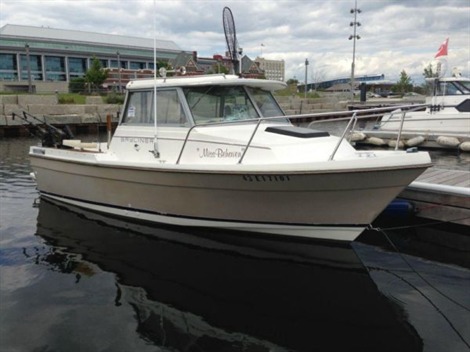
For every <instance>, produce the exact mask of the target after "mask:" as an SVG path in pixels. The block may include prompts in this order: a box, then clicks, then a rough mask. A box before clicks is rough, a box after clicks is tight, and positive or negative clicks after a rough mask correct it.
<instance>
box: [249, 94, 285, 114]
mask: <svg viewBox="0 0 470 352" xmlns="http://www.w3.org/2000/svg"><path fill="white" fill-rule="evenodd" d="M248 92H249V93H250V95H251V96H252V97H253V100H254V101H255V104H256V106H257V107H258V109H259V110H260V112H261V114H262V115H263V117H275V116H283V115H284V113H283V112H282V110H281V108H280V107H279V105H278V104H277V102H276V100H275V99H274V97H273V96H272V94H271V92H267V91H265V90H262V89H259V88H248Z"/></svg>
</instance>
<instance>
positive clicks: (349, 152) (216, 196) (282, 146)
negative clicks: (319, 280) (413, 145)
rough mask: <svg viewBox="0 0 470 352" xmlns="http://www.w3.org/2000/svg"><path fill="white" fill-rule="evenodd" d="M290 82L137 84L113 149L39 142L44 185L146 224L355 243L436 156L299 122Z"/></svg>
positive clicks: (211, 79) (222, 78)
mask: <svg viewBox="0 0 470 352" xmlns="http://www.w3.org/2000/svg"><path fill="white" fill-rule="evenodd" d="M284 87H285V84H284V83H282V82H278V81H269V80H258V79H244V78H239V77H238V76H230V75H227V76H226V75H209V76H198V77H183V78H181V77H177V78H171V79H166V78H158V79H153V80H152V79H151V80H136V81H132V82H130V83H129V84H128V86H127V97H126V102H125V104H124V108H123V113H122V114H121V118H120V121H119V124H118V127H117V129H116V131H115V133H114V135H113V137H112V139H110V140H109V141H108V143H96V144H91V143H82V142H81V141H79V140H59V141H57V142H51V139H50V138H45V139H44V141H45V142H44V143H43V145H41V146H32V147H31V149H30V157H31V165H32V167H33V170H34V176H35V178H36V180H37V185H38V189H39V191H40V193H41V195H42V196H43V197H48V198H51V199H54V200H56V201H61V202H65V203H68V204H71V205H75V206H79V207H83V208H87V209H89V210H94V211H97V212H102V213H107V214H110V215H113V216H119V217H125V218H130V219H134V220H139V221H145V222H158V223H164V224H168V225H179V226H194V227H209V228H220V229H226V230H240V231H248V232H258V233H267V234H277V235H288V236H300V237H310V238H318V239H328V240H341V241H353V240H354V239H355V238H356V237H357V236H359V234H360V233H361V232H362V231H363V229H364V228H365V227H366V226H367V225H368V224H370V223H371V222H372V221H373V220H374V219H375V218H376V217H377V216H378V215H379V214H380V212H381V211H382V210H383V209H384V208H385V207H386V206H387V205H388V204H389V203H390V202H391V201H392V200H393V199H394V198H395V197H396V196H397V195H398V194H399V193H400V192H401V191H402V190H403V189H404V188H405V187H406V186H407V185H408V184H409V183H410V182H412V181H413V180H414V179H415V178H416V177H417V176H419V175H420V174H421V173H422V172H423V171H424V170H425V169H426V168H427V167H429V166H430V165H431V163H430V158H429V155H428V153H426V152H405V151H356V150H355V149H354V148H353V147H352V146H351V145H350V144H349V143H348V141H347V140H346V138H345V135H343V136H342V137H336V136H332V135H329V133H327V132H322V131H317V130H312V129H308V128H300V127H296V126H294V125H293V124H292V123H291V122H290V120H288V119H287V118H286V117H285V116H284V115H283V112H282V110H281V109H280V107H279V106H278V104H277V102H276V101H275V99H274V98H273V96H272V94H271V92H272V91H273V90H276V89H280V88H284ZM155 97H156V99H155ZM155 100H156V104H154V103H155ZM155 116H157V118H156V119H155ZM155 120H157V121H155Z"/></svg>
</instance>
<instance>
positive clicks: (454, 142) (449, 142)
mask: <svg viewBox="0 0 470 352" xmlns="http://www.w3.org/2000/svg"><path fill="white" fill-rule="evenodd" d="M436 142H437V143H438V144H440V145H442V146H444V147H452V148H457V147H458V146H459V144H460V141H459V140H458V138H455V137H447V136H439V137H437V140H436Z"/></svg>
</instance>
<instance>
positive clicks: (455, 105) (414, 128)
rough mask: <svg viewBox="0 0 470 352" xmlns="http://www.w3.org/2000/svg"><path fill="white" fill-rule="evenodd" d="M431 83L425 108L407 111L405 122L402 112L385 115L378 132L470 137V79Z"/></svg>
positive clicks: (441, 80) (437, 79)
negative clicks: (430, 91)
mask: <svg viewBox="0 0 470 352" xmlns="http://www.w3.org/2000/svg"><path fill="white" fill-rule="evenodd" d="M430 83H431V84H432V92H433V94H432V95H429V96H427V97H426V105H427V107H426V109H422V110H420V111H409V112H406V114H405V115H404V119H403V123H402V115H403V111H402V110H396V111H393V112H392V113H390V114H386V115H384V116H383V117H382V119H381V121H380V123H379V124H378V126H377V128H378V130H380V131H393V132H398V131H399V130H400V128H401V131H402V132H403V133H415V134H421V135H429V136H437V137H438V136H453V137H462V138H464V140H466V139H465V137H466V138H470V79H469V78H464V77H446V78H435V79H432V80H431V82H430ZM401 126H402V127H401Z"/></svg>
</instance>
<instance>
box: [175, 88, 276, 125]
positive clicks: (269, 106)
mask: <svg viewBox="0 0 470 352" xmlns="http://www.w3.org/2000/svg"><path fill="white" fill-rule="evenodd" d="M184 95H185V96H186V100H187V102H188V106H189V109H190V110H191V113H192V115H193V118H194V122H195V123H196V124H202V123H216V122H224V121H243V120H253V119H258V118H259V117H260V116H269V117H271V116H282V115H283V113H282V111H281V109H280V108H279V106H278V105H277V103H276V101H275V100H274V98H273V96H272V95H271V93H270V92H267V91H263V90H261V89H255V88H249V89H248V91H247V90H245V88H244V87H242V86H232V87H231V86H227V87H225V86H206V87H191V88H186V89H184ZM255 104H256V105H255Z"/></svg>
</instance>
